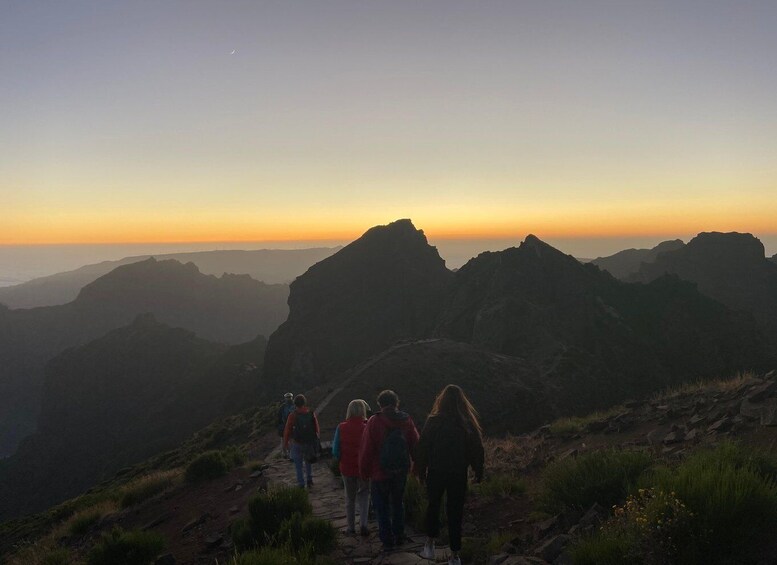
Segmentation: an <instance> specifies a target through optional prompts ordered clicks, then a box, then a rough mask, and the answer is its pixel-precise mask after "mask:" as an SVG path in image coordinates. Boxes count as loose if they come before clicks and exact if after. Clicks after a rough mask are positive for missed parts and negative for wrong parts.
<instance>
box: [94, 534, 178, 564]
mask: <svg viewBox="0 0 777 565" xmlns="http://www.w3.org/2000/svg"><path fill="white" fill-rule="evenodd" d="M164 547H165V540H164V538H163V537H162V536H161V535H160V534H158V533H156V532H143V531H139V530H135V531H131V532H125V531H123V530H121V529H119V528H116V529H114V530H113V531H111V532H110V533H108V534H103V536H102V538H101V539H100V541H99V542H98V543H97V544H96V545H95V546H94V548H92V551H90V552H89V557H88V563H89V565H148V563H149V562H150V561H152V560H153V559H154V557H156V556H157V554H158V553H159V552H160V551H162V549H164Z"/></svg>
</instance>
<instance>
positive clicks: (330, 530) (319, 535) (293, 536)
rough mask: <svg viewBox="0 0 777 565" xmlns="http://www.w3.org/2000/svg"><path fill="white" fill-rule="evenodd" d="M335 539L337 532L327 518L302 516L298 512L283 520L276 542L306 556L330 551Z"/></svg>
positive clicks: (333, 546)
mask: <svg viewBox="0 0 777 565" xmlns="http://www.w3.org/2000/svg"><path fill="white" fill-rule="evenodd" d="M336 541H337V532H336V531H335V529H334V527H333V526H332V524H331V523H330V522H329V520H323V519H321V518H313V517H311V516H308V517H307V518H303V517H302V514H299V513H295V514H293V515H292V516H291V517H290V518H288V519H287V520H284V521H283V523H282V524H281V526H280V528H279V532H278V543H280V544H285V545H287V546H288V547H290V548H293V549H296V550H298V551H299V552H300V553H302V554H303V555H304V554H306V555H308V556H314V555H325V554H327V553H330V552H331V551H332V550H333V549H334V548H335V544H336ZM303 548H304V549H303Z"/></svg>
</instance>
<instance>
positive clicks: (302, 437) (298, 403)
mask: <svg viewBox="0 0 777 565" xmlns="http://www.w3.org/2000/svg"><path fill="white" fill-rule="evenodd" d="M306 404H307V399H306V398H305V396H304V395H302V394H298V395H297V396H295V397H294V406H295V407H296V409H295V410H294V412H292V413H291V414H289V418H288V419H287V420H286V428H285V429H284V431H283V447H284V449H286V450H288V449H289V443H291V458H292V460H293V461H294V466H295V467H296V471H297V484H298V485H299V486H300V487H302V488H305V480H304V477H303V475H302V467H303V463H304V466H305V474H306V475H307V485H308V488H310V487H312V486H313V469H312V466H311V464H310V462H311V460H312V459H313V457H314V456H315V451H316V445H317V443H318V439H319V437H321V431H320V429H319V427H318V418H316V415H315V413H314V412H313V411H312V410H310V409H309V408H308V407H307V406H306Z"/></svg>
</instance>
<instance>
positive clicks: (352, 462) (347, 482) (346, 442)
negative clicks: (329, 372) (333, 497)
mask: <svg viewBox="0 0 777 565" xmlns="http://www.w3.org/2000/svg"><path fill="white" fill-rule="evenodd" d="M369 408H370V407H369V405H368V404H367V403H366V402H365V401H364V400H361V399H357V400H351V402H350V403H349V404H348V410H347V411H346V413H345V421H344V422H340V424H339V425H338V426H337V429H336V430H335V437H334V440H333V441H332V456H333V457H334V458H335V459H339V467H340V474H341V475H342V477H343V485H344V486H345V517H346V521H347V523H348V530H347V533H349V534H351V535H355V534H356V500H357V498H358V500H359V525H360V528H359V533H360V534H361V535H362V536H365V537H366V536H368V535H370V530H369V529H368V528H367V516H368V515H369V512H370V483H369V482H368V481H365V480H363V479H362V478H361V477H360V476H359V448H360V447H361V442H362V434H363V433H364V428H365V427H366V426H367V411H368V410H369Z"/></svg>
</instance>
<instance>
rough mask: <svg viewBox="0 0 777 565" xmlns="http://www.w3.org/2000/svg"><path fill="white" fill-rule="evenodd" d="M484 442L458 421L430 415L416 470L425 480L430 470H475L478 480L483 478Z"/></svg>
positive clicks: (419, 443) (418, 452)
mask: <svg viewBox="0 0 777 565" xmlns="http://www.w3.org/2000/svg"><path fill="white" fill-rule="evenodd" d="M484 459H485V454H484V451H483V439H482V438H481V437H480V434H479V433H478V432H477V431H476V430H474V429H473V428H472V427H471V426H469V425H466V426H465V425H464V424H463V423H462V422H461V421H460V420H459V419H458V418H452V417H447V416H430V417H429V418H427V419H426V424H425V425H424V429H423V431H422V432H421V438H420V439H419V440H418V447H417V448H416V461H415V464H416V469H417V471H418V474H419V476H421V477H425V476H426V471H427V470H428V469H435V470H439V471H449V472H466V470H467V467H472V470H473V471H475V477H476V478H477V480H480V479H482V478H483V461H484Z"/></svg>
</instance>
